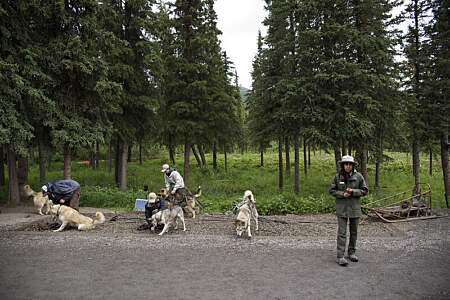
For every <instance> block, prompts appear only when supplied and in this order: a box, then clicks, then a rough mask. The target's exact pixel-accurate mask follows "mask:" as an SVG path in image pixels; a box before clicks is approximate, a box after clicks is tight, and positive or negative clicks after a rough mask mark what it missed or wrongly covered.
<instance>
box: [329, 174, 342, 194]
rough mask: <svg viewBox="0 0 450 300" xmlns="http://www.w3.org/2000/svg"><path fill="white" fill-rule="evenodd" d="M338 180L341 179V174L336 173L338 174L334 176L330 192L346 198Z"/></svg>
mask: <svg viewBox="0 0 450 300" xmlns="http://www.w3.org/2000/svg"><path fill="white" fill-rule="evenodd" d="M338 180H339V174H336V176H334V178H333V181H332V182H331V186H330V194H331V195H333V196H334V197H336V198H344V191H340V190H339V185H338V184H339V182H338Z"/></svg>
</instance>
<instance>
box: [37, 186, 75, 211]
mask: <svg viewBox="0 0 450 300" xmlns="http://www.w3.org/2000/svg"><path fill="white" fill-rule="evenodd" d="M41 190H42V195H44V196H45V195H48V199H50V200H51V201H52V202H53V204H55V205H56V204H61V205H67V206H70V207H72V208H73V209H75V210H76V211H79V206H78V205H79V201H80V192H81V188H80V184H79V183H78V182H76V181H75V180H72V179H67V180H59V181H56V182H55V183H53V184H52V183H51V182H49V183H47V184H46V185H44V186H42V188H41Z"/></svg>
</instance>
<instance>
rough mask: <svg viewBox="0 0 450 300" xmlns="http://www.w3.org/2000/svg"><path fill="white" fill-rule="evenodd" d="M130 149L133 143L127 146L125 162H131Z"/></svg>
mask: <svg viewBox="0 0 450 300" xmlns="http://www.w3.org/2000/svg"><path fill="white" fill-rule="evenodd" d="M132 150H133V144H132V143H131V144H130V146H127V162H131V154H132V153H131V152H132Z"/></svg>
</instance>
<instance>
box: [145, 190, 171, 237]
mask: <svg viewBox="0 0 450 300" xmlns="http://www.w3.org/2000/svg"><path fill="white" fill-rule="evenodd" d="M166 208H167V207H166V203H165V202H164V199H162V198H160V197H156V194H155V193H153V192H151V193H149V194H148V201H147V204H146V205H145V220H146V221H147V224H148V228H150V230H151V231H152V232H154V231H155V226H153V224H152V216H153V215H154V214H156V213H157V212H158V211H161V210H165V209H166Z"/></svg>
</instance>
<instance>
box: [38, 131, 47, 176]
mask: <svg viewBox="0 0 450 300" xmlns="http://www.w3.org/2000/svg"><path fill="white" fill-rule="evenodd" d="M38 157H39V181H40V183H44V182H45V181H46V178H45V155H44V145H43V143H42V141H41V140H40V139H39V140H38Z"/></svg>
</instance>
